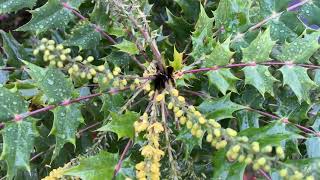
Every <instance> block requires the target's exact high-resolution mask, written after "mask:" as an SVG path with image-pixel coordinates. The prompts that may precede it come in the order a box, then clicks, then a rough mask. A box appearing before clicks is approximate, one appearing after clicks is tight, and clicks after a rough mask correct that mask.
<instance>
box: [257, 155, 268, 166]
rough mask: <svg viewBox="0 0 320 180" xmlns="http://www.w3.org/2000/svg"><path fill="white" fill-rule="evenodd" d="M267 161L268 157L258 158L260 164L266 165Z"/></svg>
mask: <svg viewBox="0 0 320 180" xmlns="http://www.w3.org/2000/svg"><path fill="white" fill-rule="evenodd" d="M266 162H267V160H266V158H263V157H262V158H259V159H258V160H257V163H258V164H259V165H260V166H263V165H265V164H266Z"/></svg>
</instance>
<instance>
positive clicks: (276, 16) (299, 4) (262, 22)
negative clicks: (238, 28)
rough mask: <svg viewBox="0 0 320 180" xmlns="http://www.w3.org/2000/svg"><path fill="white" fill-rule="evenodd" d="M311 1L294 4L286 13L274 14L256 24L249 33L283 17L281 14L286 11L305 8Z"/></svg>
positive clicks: (305, 0)
mask: <svg viewBox="0 0 320 180" xmlns="http://www.w3.org/2000/svg"><path fill="white" fill-rule="evenodd" d="M310 1H311V0H304V1H301V2H299V3H297V4H294V5H292V6H289V7H288V8H287V9H286V10H285V11H282V12H280V13H273V14H272V15H271V16H269V17H267V18H266V19H263V20H262V21H260V22H258V23H257V24H255V25H254V26H252V27H250V28H249V30H248V31H254V30H256V29H258V28H260V27H262V26H263V25H264V24H266V23H267V22H269V21H270V20H272V19H275V18H278V17H279V16H281V14H283V13H285V12H286V11H287V12H288V11H292V10H294V9H296V8H298V7H301V6H303V5H304V4H306V3H308V2H310Z"/></svg>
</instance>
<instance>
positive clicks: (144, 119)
mask: <svg viewBox="0 0 320 180" xmlns="http://www.w3.org/2000/svg"><path fill="white" fill-rule="evenodd" d="M142 120H143V121H148V114H147V113H143V115H142Z"/></svg>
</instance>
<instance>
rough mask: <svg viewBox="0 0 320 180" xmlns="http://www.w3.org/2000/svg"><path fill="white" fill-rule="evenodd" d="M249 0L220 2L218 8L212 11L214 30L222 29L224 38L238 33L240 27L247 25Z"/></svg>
mask: <svg viewBox="0 0 320 180" xmlns="http://www.w3.org/2000/svg"><path fill="white" fill-rule="evenodd" d="M251 4H252V1H251V0H224V1H220V2H219V5H218V8H217V9H216V10H215V11H214V17H215V20H216V25H215V28H216V29H220V28H222V27H223V28H224V29H225V31H226V33H225V36H226V37H228V36H230V34H231V33H234V32H237V31H238V32H239V30H240V28H241V27H245V26H248V25H249V22H250V20H249V9H250V7H251Z"/></svg>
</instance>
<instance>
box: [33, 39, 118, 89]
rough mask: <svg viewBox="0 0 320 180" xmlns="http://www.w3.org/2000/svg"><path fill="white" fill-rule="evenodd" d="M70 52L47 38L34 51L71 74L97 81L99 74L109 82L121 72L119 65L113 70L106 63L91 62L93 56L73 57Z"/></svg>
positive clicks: (104, 80)
mask: <svg viewBox="0 0 320 180" xmlns="http://www.w3.org/2000/svg"><path fill="white" fill-rule="evenodd" d="M70 53H71V49H70V48H65V47H64V46H63V45H62V44H56V43H55V41H54V40H48V39H46V38H43V39H42V40H41V41H40V44H39V46H38V47H37V48H36V49H34V51H33V54H34V55H35V56H38V55H39V54H41V56H42V58H43V60H44V61H45V62H49V64H50V65H51V66H56V67H58V68H64V69H65V70H66V71H68V73H69V74H70V75H72V76H75V77H80V78H82V79H88V80H91V79H93V81H94V82H95V83H97V82H98V75H99V74H101V75H103V77H104V78H103V82H104V83H108V82H109V81H110V80H113V79H114V78H115V77H116V76H119V75H120V73H121V69H120V68H119V67H115V68H114V69H113V71H112V72H111V71H110V70H109V69H106V67H105V65H99V66H95V65H92V64H91V63H92V62H93V61H94V60H95V59H94V57H93V56H88V57H87V58H83V57H82V56H80V55H78V56H76V57H72V56H71V55H70Z"/></svg>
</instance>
